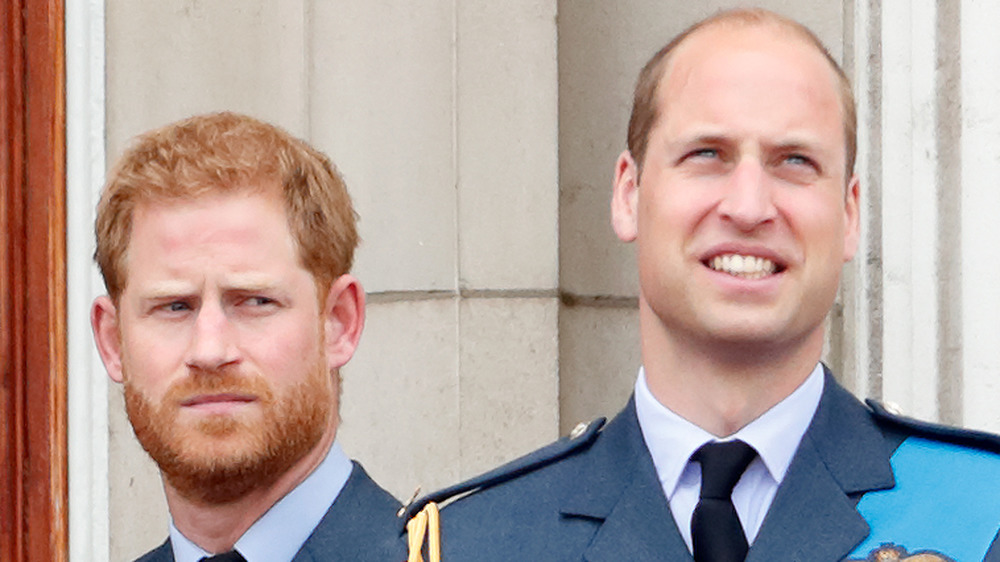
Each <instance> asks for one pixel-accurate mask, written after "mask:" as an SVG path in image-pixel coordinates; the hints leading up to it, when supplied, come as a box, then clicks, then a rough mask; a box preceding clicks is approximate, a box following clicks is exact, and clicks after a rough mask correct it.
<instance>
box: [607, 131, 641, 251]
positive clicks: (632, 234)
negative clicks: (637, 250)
mask: <svg viewBox="0 0 1000 562" xmlns="http://www.w3.org/2000/svg"><path fill="white" fill-rule="evenodd" d="M613 188H614V190H613V192H612V194H611V226H613V227H614V229H615V234H617V235H618V238H620V239H621V240H622V241H623V242H632V241H633V240H635V238H636V236H637V235H638V234H639V220H638V219H639V214H638V209H639V168H638V166H636V163H635V159H633V158H632V153H630V152H629V151H628V150H625V151H623V152H622V153H621V155H619V156H618V161H617V162H616V163H615V183H614V186H613Z"/></svg>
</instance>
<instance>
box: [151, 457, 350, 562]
mask: <svg viewBox="0 0 1000 562" xmlns="http://www.w3.org/2000/svg"><path fill="white" fill-rule="evenodd" d="M352 469H353V465H352V463H351V460H350V459H348V458H347V455H345V454H344V450H343V449H341V447H340V443H338V442H337V441H334V443H333V446H331V447H330V451H329V452H327V454H326V458H324V459H323V462H321V463H320V464H319V466H317V467H316V469H315V470H313V471H312V473H310V474H309V476H307V477H306V479H305V480H303V481H302V482H300V483H299V485H298V486H296V487H295V488H294V489H293V490H292V491H291V492H288V493H287V494H285V496H284V497H283V498H281V499H280V500H278V503H276V504H274V505H273V506H271V508H270V509H269V510H267V512H265V513H264V515H262V516H261V518H260V519H258V520H257V521H256V522H254V524H253V525H251V526H250V528H249V529H247V531H246V532H245V533H243V536H241V537H240V538H239V540H237V541H236V546H235V548H236V550H238V551H239V552H240V554H242V555H243V557H244V558H246V559H247V562H271V561H282V560H291V559H292V558H293V557H294V556H295V553H296V552H298V551H299V549H300V548H301V547H302V544H303V543H305V542H306V539H308V538H309V535H311V534H312V532H313V529H315V528H316V525H318V524H319V522H320V520H322V519H323V516H324V515H326V512H327V511H328V510H329V509H330V506H331V505H333V502H334V501H335V500H336V499H337V496H339V495H340V491H341V490H343V488H344V485H345V484H346V483H347V479H348V477H350V475H351V470H352ZM170 545H171V547H172V548H173V551H174V560H175V561H176V562H198V560H201V558H202V557H203V556H210V553H208V552H205V550H204V549H202V548H201V547H199V546H198V545H196V544H194V543H193V542H191V541H190V540H188V538H187V537H185V536H184V535H183V534H181V532H180V531H178V530H177V527H175V526H174V523H173V520H171V522H170Z"/></svg>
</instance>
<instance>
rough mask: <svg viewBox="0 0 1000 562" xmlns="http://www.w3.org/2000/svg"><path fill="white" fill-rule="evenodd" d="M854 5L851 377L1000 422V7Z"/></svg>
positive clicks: (943, 411) (917, 408)
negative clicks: (998, 30)
mask: <svg viewBox="0 0 1000 562" xmlns="http://www.w3.org/2000/svg"><path fill="white" fill-rule="evenodd" d="M854 8H855V15H856V17H855V26H854V28H855V32H856V33H855V37H856V38H857V40H856V42H855V43H854V60H855V61H856V62H855V91H856V92H857V96H858V102H859V109H860V117H861V123H860V130H859V133H860V137H861V142H860V147H859V148H860V155H861V158H859V165H858V173H859V175H860V176H861V177H862V182H863V183H862V190H863V193H865V195H864V199H865V205H864V208H863V211H864V214H863V216H864V222H865V226H866V227H867V232H866V235H865V237H864V239H863V242H862V248H861V255H860V256H859V258H861V259H859V260H856V263H855V265H854V267H853V268H852V270H851V275H850V281H849V288H848V291H846V293H845V310H844V317H845V322H844V324H843V334H842V337H843V342H845V345H844V346H843V349H842V350H841V351H842V352H843V353H842V361H843V362H844V363H845V365H846V366H847V367H848V369H847V371H848V372H849V374H850V376H849V382H852V383H853V385H854V390H855V392H856V393H857V394H859V395H861V396H865V395H867V396H873V397H876V398H881V399H883V400H885V401H886V402H890V403H893V404H895V405H897V406H898V407H899V408H900V410H902V411H903V412H904V413H905V414H907V415H911V416H914V417H917V418H921V419H926V420H932V421H935V420H937V421H943V422H946V423H951V424H957V425H962V426H967V427H974V428H981V429H987V430H992V431H998V430H1000V413H998V410H997V409H996V408H995V406H994V404H995V403H996V400H997V399H1000V368H998V367H997V363H996V361H995V360H994V348H995V347H996V344H995V341H996V339H997V336H998V334H1000V329H998V323H997V320H996V319H997V317H998V315H1000V296H998V295H1000V293H998V292H997V291H996V289H995V284H996V279H998V278H1000V266H998V265H997V264H998V263H1000V259H998V256H1000V249H998V248H997V245H996V243H995V242H994V239H995V238H996V236H995V234H994V231H995V230H996V227H995V222H996V221H995V219H994V214H995V212H994V211H995V209H996V208H998V206H1000V198H998V196H997V194H996V189H995V188H994V184H995V178H996V175H997V172H998V171H1000V170H998V167H1000V165H998V161H1000V160H998V158H997V156H996V154H997V150H996V146H997V145H998V141H1000V135H998V133H997V131H998V130H1000V109H998V108H1000V105H998V102H997V100H998V99H1000V97H998V93H1000V80H998V78H997V73H996V70H995V66H996V61H997V60H1000V50H998V47H997V44H996V41H995V37H994V35H995V32H994V30H993V27H994V24H995V22H996V21H998V20H997V17H998V15H1000V13H998V12H997V8H996V7H994V6H993V5H992V4H989V3H981V2H961V3H959V2H936V3H934V2H920V3H910V2H901V1H896V0H894V1H888V2H884V3H881V4H880V5H878V6H873V5H872V4H871V3H870V2H865V1H858V2H855V5H854Z"/></svg>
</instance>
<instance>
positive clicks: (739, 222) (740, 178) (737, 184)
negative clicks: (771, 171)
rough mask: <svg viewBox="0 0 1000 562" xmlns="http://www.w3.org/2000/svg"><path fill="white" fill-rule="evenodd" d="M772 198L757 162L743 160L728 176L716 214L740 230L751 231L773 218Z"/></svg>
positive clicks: (762, 171) (770, 189) (774, 210)
mask: <svg viewBox="0 0 1000 562" xmlns="http://www.w3.org/2000/svg"><path fill="white" fill-rule="evenodd" d="M773 196H774V193H773V186H772V185H771V184H770V182H769V181H768V177H767V171H766V170H765V169H764V166H763V165H762V164H761V162H760V161H759V160H757V159H755V158H744V159H743V160H741V161H740V162H739V163H738V164H737V165H736V167H735V168H734V169H733V171H732V174H730V176H729V179H728V182H727V184H726V186H725V191H724V193H723V195H722V200H721V202H720V203H719V207H718V209H719V214H721V215H722V217H723V219H724V220H726V221H728V222H730V223H732V224H733V225H734V226H735V227H736V228H739V229H740V230H745V231H749V230H754V229H755V228H757V227H759V226H760V225H762V224H765V223H768V222H771V221H773V220H774V218H775V217H776V216H777V209H776V208H775V206H774V199H773Z"/></svg>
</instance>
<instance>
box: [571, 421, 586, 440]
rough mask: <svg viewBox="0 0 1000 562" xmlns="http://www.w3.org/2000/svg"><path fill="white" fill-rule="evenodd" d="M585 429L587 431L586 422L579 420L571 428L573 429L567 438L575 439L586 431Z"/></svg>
mask: <svg viewBox="0 0 1000 562" xmlns="http://www.w3.org/2000/svg"><path fill="white" fill-rule="evenodd" d="M586 431H587V424H585V423H583V422H580V423H578V424H576V427H574V428H573V431H570V432H569V438H570V439H576V438H577V437H579V436H581V435H583V434H584V433H586Z"/></svg>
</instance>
